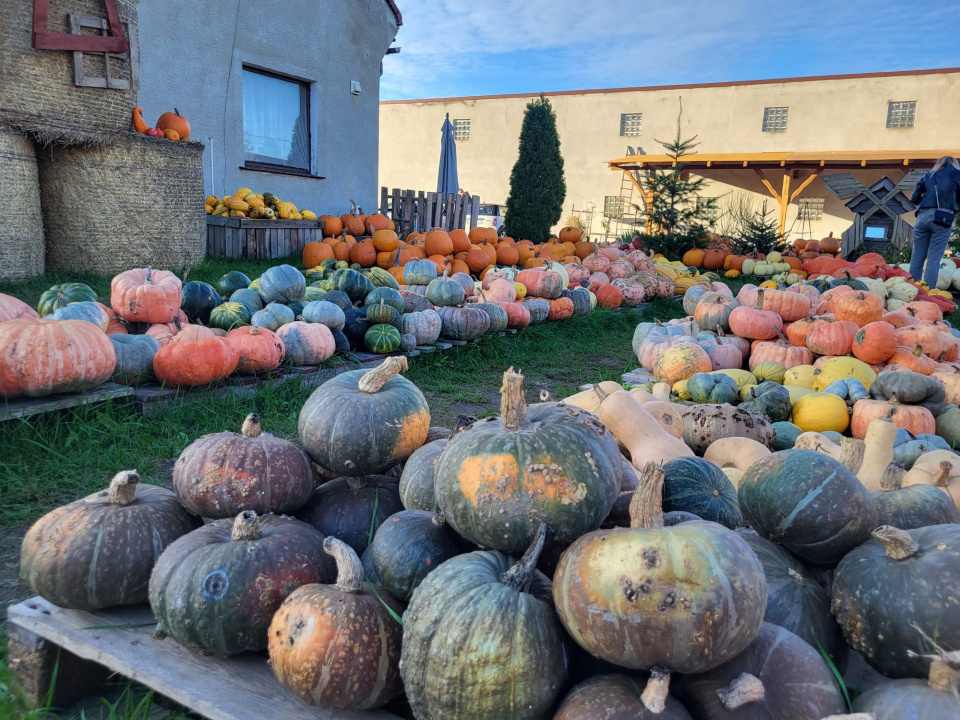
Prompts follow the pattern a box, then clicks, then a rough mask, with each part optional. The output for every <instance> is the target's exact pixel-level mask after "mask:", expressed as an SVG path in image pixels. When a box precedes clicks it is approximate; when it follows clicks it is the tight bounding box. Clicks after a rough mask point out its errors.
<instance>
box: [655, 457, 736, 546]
mask: <svg viewBox="0 0 960 720" xmlns="http://www.w3.org/2000/svg"><path fill="white" fill-rule="evenodd" d="M663 471H664V473H666V477H665V478H664V481H663V509H664V510H665V511H666V512H672V511H674V510H683V511H686V512H689V513H693V514H694V515H697V516H699V517H701V518H703V519H704V520H712V521H713V522H717V523H720V524H721V525H725V526H726V527H728V528H731V529H733V528H737V527H740V526H741V525H743V516H742V515H741V514H740V508H739V507H738V506H737V490H736V488H735V487H734V486H733V483H731V482H730V479H729V478H728V477H727V476H726V475H725V474H724V473H723V470H721V469H720V468H718V467H717V466H716V465H714V464H713V463H712V462H709V461H707V460H704V459H703V458H698V457H679V458H674V459H673V460H671V461H670V462H668V463H666V464H665V465H664V466H663Z"/></svg>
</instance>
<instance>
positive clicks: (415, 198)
mask: <svg viewBox="0 0 960 720" xmlns="http://www.w3.org/2000/svg"><path fill="white" fill-rule="evenodd" d="M380 212H381V213H383V214H384V215H386V216H387V217H388V218H390V219H391V220H393V222H394V224H395V225H396V226H397V234H398V235H400V237H406V236H407V235H408V234H409V233H411V232H422V231H424V230H428V229H431V228H435V227H439V228H443V229H444V230H446V231H447V232H450V231H451V230H456V229H457V228H459V229H461V230H472V229H473V228H475V227H476V226H477V220H478V218H479V215H480V196H479V195H470V194H469V193H464V194H463V195H458V194H453V193H451V194H450V195H447V196H446V197H444V196H443V195H440V194H439V193H435V192H424V191H423V190H420V191H417V190H401V189H400V188H393V192H392V193H388V192H387V188H385V187H381V188H380ZM467 215H469V216H470V227H469V228H468V227H467V226H466V222H467Z"/></svg>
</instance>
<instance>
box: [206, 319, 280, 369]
mask: <svg viewBox="0 0 960 720" xmlns="http://www.w3.org/2000/svg"><path fill="white" fill-rule="evenodd" d="M191 327H193V326H191ZM226 340H227V342H228V343H230V344H231V345H232V346H233V348H234V350H236V351H237V354H238V355H239V359H238V361H237V372H238V373H241V374H244V375H254V374H256V373H266V372H270V371H271V370H276V369H277V368H278V367H280V363H282V362H283V355H284V347H283V341H282V340H281V339H280V338H279V337H278V336H277V334H276V333H275V332H274V331H273V330H270V329H269V328H265V327H249V326H247V327H238V328H234V329H233V330H231V331H230V332H228V333H227V338H226Z"/></svg>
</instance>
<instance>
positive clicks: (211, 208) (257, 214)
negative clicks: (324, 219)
mask: <svg viewBox="0 0 960 720" xmlns="http://www.w3.org/2000/svg"><path fill="white" fill-rule="evenodd" d="M205 207H206V211H207V215H216V216H217V217H232V218H250V219H252V220H316V219H317V214H316V213H315V212H313V211H312V210H307V209H306V208H301V209H299V210H297V206H296V205H294V204H293V203H292V202H288V201H286V200H281V199H280V198H278V197H277V196H276V195H274V194H273V193H269V192H268V193H262V194H261V193H255V192H253V190H251V189H250V188H248V187H242V188H240V189H238V190H237V191H236V192H235V193H234V194H233V195H224V196H223V197H222V198H218V197H217V196H216V195H208V196H207V199H206V201H205Z"/></svg>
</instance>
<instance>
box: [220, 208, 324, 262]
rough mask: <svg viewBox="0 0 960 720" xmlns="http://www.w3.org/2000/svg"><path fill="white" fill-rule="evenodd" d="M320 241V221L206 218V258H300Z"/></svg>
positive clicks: (321, 232) (321, 229)
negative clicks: (306, 249) (289, 256)
mask: <svg viewBox="0 0 960 720" xmlns="http://www.w3.org/2000/svg"><path fill="white" fill-rule="evenodd" d="M322 241H323V220H254V219H251V218H231V217H220V216H214V215H208V216H207V256H208V257H215V258H221V257H224V258H233V259H239V258H247V259H250V260H266V259H275V258H282V257H287V256H288V255H302V254H303V248H304V247H306V244H307V243H309V242H322Z"/></svg>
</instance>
